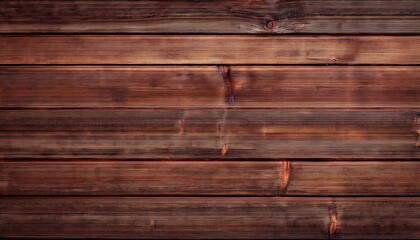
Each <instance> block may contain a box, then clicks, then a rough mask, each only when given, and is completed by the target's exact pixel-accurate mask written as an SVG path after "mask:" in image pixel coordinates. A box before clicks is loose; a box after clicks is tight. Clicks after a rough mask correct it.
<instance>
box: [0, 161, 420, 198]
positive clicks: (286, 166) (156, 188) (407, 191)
mask: <svg viewBox="0 0 420 240" xmlns="http://www.w3.org/2000/svg"><path fill="white" fill-rule="evenodd" d="M418 179H420V162H414V161H395V162H381V161H367V162H352V161H340V162H339V161H325V162H324V161H321V162H312V161H291V162H289V161H273V162H265V161H243V162H242V161H240V162H238V161H220V162H219V161H215V162H206V161H198V162H196V161H174V162H162V161H146V162H137V161H133V162H131V161H130V162H127V161H62V162H52V161H36V162H32V161H24V162H19V161H13V162H12V161H7V162H0V194H1V195H107V196H111V195H115V196H121V195H127V196H128V195H132V196H135V195H142V196H147V195H188V196H193V195H219V196H232V195H237V196H244V195H255V196H277V195H286V196H287V195H293V196H311V195H315V196H350V195H352V196H366V195H368V196H372V195H376V196H379V195H387V196H391V195H392V196H410V195H418V194H419V193H420V185H419V184H418Z"/></svg>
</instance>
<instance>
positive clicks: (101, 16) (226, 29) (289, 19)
mask: <svg viewBox="0 0 420 240" xmlns="http://www.w3.org/2000/svg"><path fill="white" fill-rule="evenodd" d="M419 14H420V3H419V1H415V0H401V1H386V0H381V1H373V0H365V1H337V0H336V1H332V0H330V1H320V0H302V1H299V0H295V1H280V0H276V1H264V0H257V1H240V0H233V1H232V0H231V1H221V0H218V1H186V0H183V1H2V2H1V3H0V32H3V33H11V32H12V33H13V32H14V33H17V32H47V33H51V32H73V33H77V32H90V33H94V32H95V33H103V32H118V33H261V34H270V33H394V34H395V33H403V34H404V33H420V23H419V19H418V15H419Z"/></svg>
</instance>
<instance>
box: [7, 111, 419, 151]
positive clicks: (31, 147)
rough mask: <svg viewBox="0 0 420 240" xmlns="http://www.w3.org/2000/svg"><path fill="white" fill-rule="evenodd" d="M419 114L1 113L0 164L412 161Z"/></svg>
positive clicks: (305, 112)
mask: <svg viewBox="0 0 420 240" xmlns="http://www.w3.org/2000/svg"><path fill="white" fill-rule="evenodd" d="M419 119H420V117H419V111H418V110H416V111H412V110H362V111H361V110H351V109H345V110H343V109H336V110H331V109H329V110H326V109H325V110H319V109H315V110H314V109H235V108H226V109H113V110H110V109H96V110H92V109H85V110H82V109H80V110H2V111H0V131H1V132H2V138H1V139H0V155H1V156H2V157H3V158H57V157H58V158H123V159H127V158H141V159H147V158H161V159H167V158H170V159H171V158H187V159H196V158H244V159H245V158H246V159H249V158H274V159H278V158H384V159H393V158H407V159H419V158H420V148H419V126H420V124H419V123H420V121H419Z"/></svg>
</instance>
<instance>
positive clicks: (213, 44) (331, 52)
mask: <svg viewBox="0 0 420 240" xmlns="http://www.w3.org/2000/svg"><path fill="white" fill-rule="evenodd" d="M419 46H420V38H419V37H417V36H404V37H403V36H342V37H337V36H221V35H181V36H174V35H170V36H166V35H160V36H159V35H143V36H140V35H99V36H98V35H96V36H94V35H2V36H0V49H2V50H1V51H0V62H1V63H2V64H396V65H405V64H420V58H419V57H418V56H419Z"/></svg>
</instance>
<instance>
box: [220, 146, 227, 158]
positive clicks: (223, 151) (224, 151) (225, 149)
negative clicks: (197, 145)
mask: <svg viewBox="0 0 420 240" xmlns="http://www.w3.org/2000/svg"><path fill="white" fill-rule="evenodd" d="M228 150H229V145H228V144H223V146H222V149H221V150H220V154H222V156H225V155H226V154H227V153H228Z"/></svg>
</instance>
